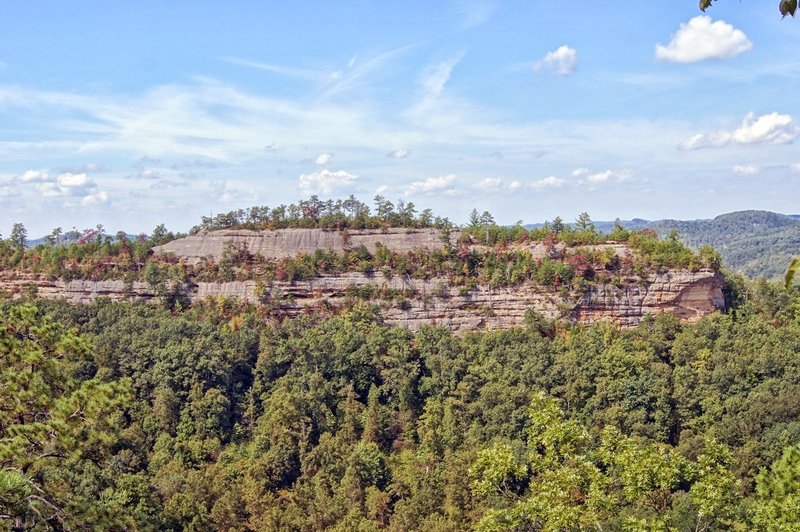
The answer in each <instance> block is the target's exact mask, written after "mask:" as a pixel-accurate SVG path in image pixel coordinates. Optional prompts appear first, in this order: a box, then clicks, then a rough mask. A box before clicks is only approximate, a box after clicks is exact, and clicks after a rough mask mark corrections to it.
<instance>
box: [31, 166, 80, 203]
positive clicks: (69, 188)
mask: <svg viewBox="0 0 800 532" xmlns="http://www.w3.org/2000/svg"><path fill="white" fill-rule="evenodd" d="M28 182H32V183H36V190H38V191H39V193H40V194H41V195H42V196H43V197H46V198H53V197H58V196H72V197H75V196H84V195H86V194H91V193H93V192H94V191H95V188H96V185H95V183H94V181H92V179H91V178H90V177H89V176H88V175H86V174H85V173H80V174H73V173H70V172H67V173H64V174H61V175H59V176H58V177H57V178H56V179H55V180H53V179H52V178H47V179H44V178H38V180H36V181H28Z"/></svg>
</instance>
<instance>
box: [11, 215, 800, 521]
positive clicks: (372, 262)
mask: <svg viewBox="0 0 800 532" xmlns="http://www.w3.org/2000/svg"><path fill="white" fill-rule="evenodd" d="M324 205H327V204H324ZM333 206H334V211H330V210H329V209H328V207H324V208H323V209H322V210H318V211H316V213H314V216H310V215H303V214H302V212H303V211H302V209H301V210H300V211H297V212H299V213H300V214H298V215H297V216H296V217H295V218H293V219H294V220H295V221H294V222H291V224H297V225H291V224H289V225H287V227H288V226H311V227H321V226H320V225H311V224H313V223H316V224H321V223H322V220H329V218H325V217H326V216H331V217H332V218H330V219H335V218H336V213H335V206H336V204H335V203H334V204H333ZM403 207H404V208H405V209H408V206H407V205H404V206H403ZM342 209H343V206H342ZM287 210H289V209H287ZM260 212H261V213H262V215H263V217H262V218H261V219H260V221H259V222H258V224H255V225H254V227H256V228H262V227H265V226H266V227H273V225H272V224H276V223H277V222H276V221H275V220H276V218H275V215H274V210H270V209H266V210H262V211H260ZM369 212H370V211H369V209H366V210H359V209H355V210H353V211H350V212H347V213H345V216H344V218H340V219H339V221H338V222H336V223H339V224H340V226H336V225H334V226H333V227H332V228H331V230H338V231H343V230H346V229H347V228H348V227H353V228H354V226H353V225H349V224H355V223H361V222H356V221H355V220H357V219H358V216H362V221H363V222H364V223H365V224H366V226H370V224H378V225H377V227H380V226H381V225H380V224H388V225H390V226H391V224H407V225H405V226H406V227H418V226H420V225H422V223H423V222H421V221H420V218H421V216H417V215H415V214H413V213H412V214H410V215H409V216H408V217H407V218H403V216H402V214H400V215H398V214H397V213H398V211H397V210H396V209H395V208H394V207H393V208H392V209H391V210H383V211H382V214H380V215H377V216H376V217H372V216H371V215H370V214H369ZM359 213H360V214H359ZM220 216H223V215H220ZM244 216H245V219H242V218H241V217H240V215H239V213H238V212H234V213H233V214H232V215H231V216H227V215H225V216H224V217H223V218H224V219H226V220H228V221H226V222H224V223H223V221H221V220H222V219H223V218H221V219H220V220H216V218H215V219H211V220H207V221H204V223H206V225H207V226H208V227H201V228H199V229H197V231H201V230H211V229H217V228H221V227H220V226H223V225H226V226H227V227H228V228H230V227H238V226H240V225H244V224H248V223H251V222H252V223H255V222H254V221H253V220H250V221H248V219H247V218H246V217H247V216H249V215H247V214H246V213H245V215H244ZM391 216H399V217H398V218H391ZM314 217H316V218H317V220H316V222H314V219H313V218H314ZM427 218H430V220H429V221H430V223H431V224H432V225H431V227H437V228H438V229H439V230H441V231H442V232H443V236H448V232H449V231H452V230H454V228H453V227H452V226H451V224H449V222H447V221H446V220H441V219H440V220H438V221H437V219H436V218H432V217H427ZM215 220H216V221H215ZM231 220H233V221H231ZM326 223H327V222H326ZM301 224H303V225H301ZM437 224H438V226H437ZM23 231H24V228H19V227H18V228H17V230H16V231H14V235H15V238H16V239H15V238H9V239H6V240H3V241H2V242H1V243H0V246H2V249H0V260H2V264H1V266H2V271H3V272H4V274H8V275H22V274H25V273H31V272H34V273H36V274H37V275H52V276H55V277H59V276H62V277H61V278H65V277H64V276H75V277H74V278H89V279H91V278H93V276H98V275H99V276H105V275H111V276H115V275H121V276H123V277H124V276H128V277H127V278H134V277H135V278H136V279H146V280H148V282H152V283H164V282H165V280H181V279H183V280H185V279H186V278H188V277H191V278H195V279H196V278H199V277H201V276H203V275H206V276H208V278H210V279H217V280H224V279H228V278H231V276H232V277H233V278H265V276H267V275H268V274H269V275H273V276H275V278H278V276H279V275H287V276H289V275H290V273H289V272H290V271H291V272H294V273H291V275H290V278H291V279H294V278H297V279H300V278H302V277H303V276H305V275H318V274H320V273H326V272H330V271H340V270H342V271H346V270H348V269H357V270H358V269H365V268H368V269H371V270H374V271H388V272H389V273H388V274H395V273H397V272H403V273H404V274H406V275H419V276H425V275H432V274H437V275H439V274H445V275H449V276H451V279H452V282H453V283H454V284H461V285H463V286H469V283H470V282H481V283H484V282H485V283H494V282H496V283H500V284H504V283H505V284H513V283H516V282H521V281H523V280H533V281H536V282H540V283H543V284H547V283H551V284H552V283H571V284H573V285H574V284H575V283H583V282H592V281H593V279H595V278H598V277H602V276H607V277H609V278H610V277H612V276H613V275H615V272H619V271H628V270H629V269H630V270H631V271H633V270H635V269H636V268H640V269H642V271H643V272H646V271H650V270H654V269H659V268H672V267H678V268H701V267H712V268H715V269H718V268H720V261H719V256H718V255H717V254H716V252H714V251H713V250H712V249H711V248H707V249H704V250H703V251H702V252H700V253H694V252H692V251H691V250H689V249H688V248H686V247H685V246H684V245H683V244H681V242H680V238H679V236H678V235H677V234H676V233H674V234H671V235H670V236H668V237H667V238H664V239H659V238H658V237H657V235H656V234H655V232H653V231H650V230H635V231H631V230H628V229H625V228H623V227H622V226H621V225H619V224H617V225H616V226H615V227H613V228H612V230H611V232H610V234H602V233H600V232H599V231H597V230H596V229H595V227H594V225H593V224H592V222H591V219H590V218H589V217H588V215H585V216H584V215H582V216H581V217H580V218H579V219H578V220H577V221H576V223H575V224H573V225H568V224H565V223H564V222H563V221H561V220H555V221H554V222H552V223H549V224H547V225H546V226H545V227H542V228H539V229H534V230H531V231H528V230H526V229H525V228H523V227H521V226H520V225H517V226H514V227H501V226H498V225H496V224H495V223H494V220H493V219H492V217H491V215H490V214H489V213H483V214H479V213H478V212H477V211H474V212H473V214H472V216H470V222H469V224H468V225H467V226H465V227H463V228H461V234H462V237H461V238H462V239H464V240H462V241H460V242H455V243H453V242H452V241H451V240H450V239H449V238H443V239H442V248H441V249H440V250H429V251H428V252H427V253H416V252H413V253H409V254H400V253H395V252H392V251H390V250H388V249H386V248H379V249H378V251H376V253H375V254H374V255H373V254H370V253H368V252H367V253H366V254H365V253H364V252H365V251H366V250H361V249H354V250H351V251H349V252H347V253H340V254H337V253H333V252H325V251H322V250H320V251H318V252H317V253H315V254H309V255H305V256H299V257H295V258H294V259H290V260H286V261H283V262H281V261H272V262H271V261H268V260H266V259H264V258H263V257H262V258H259V257H254V256H253V255H252V254H250V253H249V252H248V251H247V250H246V249H242V248H237V247H236V246H230V247H229V248H228V249H227V250H226V252H225V256H224V257H223V258H222V259H221V260H220V261H219V263H214V264H211V263H208V262H207V263H206V264H204V265H200V266H198V267H197V269H193V268H194V267H189V266H188V265H187V264H185V263H183V262H182V261H180V260H178V259H176V258H175V257H170V256H160V257H159V256H154V255H152V254H151V253H150V249H151V248H152V246H154V245H156V244H158V243H161V242H165V241H168V240H169V239H171V238H174V235H171V234H169V232H168V231H166V229H165V228H163V226H161V227H159V228H157V229H156V231H154V233H153V235H151V236H149V237H147V236H142V237H141V238H131V237H128V236H127V235H117V237H106V236H105V235H103V234H102V232H101V231H99V230H98V232H99V235H98V234H97V233H93V234H89V235H88V237H87V238H82V239H80V241H76V242H70V243H65V242H61V241H59V238H60V236H61V235H53V241H50V242H47V243H44V244H41V245H37V246H34V247H26V246H25V235H24V232H23ZM531 240H539V241H541V242H548V243H549V244H550V245H552V246H553V247H552V251H553V252H554V253H555V254H554V255H553V258H552V259H551V258H550V257H545V258H544V259H540V260H539V261H538V262H537V261H536V260H531V259H530V257H526V256H525V255H524V254H523V253H521V252H520V251H519V250H517V249H516V248H515V245H517V244H519V243H524V242H528V241H531ZM608 240H612V241H615V242H626V243H627V244H628V246H630V247H631V249H633V250H634V252H635V253H634V255H633V258H631V259H630V261H631V262H630V264H622V263H621V261H616V262H615V260H614V259H613V258H612V257H611V256H610V255H608V256H605V255H604V254H603V253H602V252H594V251H592V248H591V247H589V246H591V245H593V244H598V243H601V242H606V241H608ZM467 242H469V243H470V244H471V245H473V249H467V251H465V249H466V248H465V245H466V243H467ZM557 244H564V245H565V246H563V247H558V246H557ZM475 246H479V247H481V248H483V251H480V252H478V251H476V250H475V249H474V247H475ZM556 255H558V256H556ZM281 271H283V273H280V272H281ZM270 272H271V273H270ZM548 272H549V273H548ZM545 273H547V276H545ZM725 275H726V287H725V296H726V302H727V305H728V309H727V313H726V314H724V315H723V314H719V313H717V314H713V315H710V316H707V317H705V318H703V319H701V320H700V321H699V322H697V323H692V324H688V323H681V322H680V321H678V320H677V318H675V317H674V316H671V315H660V316H658V317H656V318H648V319H646V320H645V322H644V323H643V324H642V325H640V326H638V327H636V328H632V329H627V330H622V329H620V328H619V327H617V326H616V325H613V324H610V323H596V324H593V325H591V326H582V325H576V324H570V323H567V322H559V321H550V320H547V319H545V318H543V317H542V316H539V315H537V314H535V313H532V312H531V313H529V315H528V316H527V319H526V325H525V326H524V327H518V328H516V329H511V330H506V331H493V332H471V333H467V334H465V335H463V336H458V335H455V334H453V333H451V332H449V331H448V330H446V329H444V328H437V327H424V328H422V329H421V330H420V331H419V332H416V333H412V332H410V331H408V330H406V329H403V328H399V327H389V326H387V325H385V324H384V323H382V321H381V318H380V313H379V311H378V309H377V307H376V306H373V304H372V302H371V301H369V297H368V296H367V295H365V294H360V293H354V294H353V295H354V297H353V300H352V301H351V303H350V304H348V305H346V306H344V307H342V308H329V309H320V311H319V312H313V313H309V314H301V315H299V316H297V317H295V318H286V317H285V316H282V315H279V314H275V313H273V312H271V309H270V307H269V306H267V305H261V304H257V303H246V302H241V301H237V300H230V299H223V298H207V299H206V300H204V301H202V302H199V303H195V304H193V305H182V304H180V302H179V301H176V300H175V299H169V298H165V299H164V302H169V304H165V305H154V304H144V303H131V302H111V301H109V300H103V299H100V300H98V301H97V302H95V303H93V304H91V305H82V306H73V305H69V304H67V303H65V302H60V301H44V300H39V299H37V298H36V297H35V294H16V295H14V296H15V297H13V298H12V297H11V296H12V294H0V529H9V530H28V529H53V530H83V529H104V530H174V531H178V530H210V529H216V530H322V529H329V530H341V531H351V530H357V531H372V530H383V529H388V530H396V531H410V530H426V531H431V530H433V531H450V530H469V529H475V530H482V531H498V530H519V531H523V530H589V529H592V530H694V531H700V530H703V531H711V530H753V529H759V530H797V529H798V528H800V523H799V522H798V517H797V516H798V515H799V514H800V513H799V511H800V469H798V467H800V466H799V465H798V464H800V460H798V459H799V458H800V405H798V402H797V400H796V398H797V396H798V394H800V291H799V290H798V288H797V286H790V287H788V288H785V287H784V286H783V285H778V284H772V283H770V282H767V281H765V280H763V279H762V280H760V281H749V280H747V279H745V278H744V277H741V276H738V275H736V274H731V273H727V274H725ZM187 276H188V277H187ZM248 276H249V277H248ZM253 276H255V277H253ZM259 276H261V277H259ZM540 277H541V278H540Z"/></svg>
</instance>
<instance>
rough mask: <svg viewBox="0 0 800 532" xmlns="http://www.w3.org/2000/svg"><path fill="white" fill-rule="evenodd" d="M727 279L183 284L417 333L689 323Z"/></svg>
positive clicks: (31, 287)
mask: <svg viewBox="0 0 800 532" xmlns="http://www.w3.org/2000/svg"><path fill="white" fill-rule="evenodd" d="M722 284H723V281H722V277H721V275H720V274H718V273H716V272H713V271H711V270H701V271H698V272H688V271H679V270H673V271H668V272H665V273H652V274H650V275H648V276H647V278H646V279H638V278H637V279H633V278H632V279H627V280H625V281H624V282H623V283H621V284H619V285H604V284H601V285H594V286H592V287H590V288H589V289H588V290H587V291H586V292H585V293H576V292H569V291H566V290H553V289H544V288H542V287H540V286H537V285H534V284H532V283H525V284H522V285H519V286H513V287H500V288H490V287H486V286H479V287H476V288H474V289H472V290H466V289H464V288H459V287H451V286H449V285H448V283H447V281H446V279H443V278H433V279H427V280H421V279H410V278H402V277H400V276H394V277H391V278H387V277H385V276H384V275H382V274H378V275H369V274H363V273H347V274H343V275H337V276H325V277H318V278H315V279H312V280H309V281H302V282H295V283H287V282H274V283H272V284H271V285H268V286H264V285H259V284H258V283H256V282H254V281H233V282H227V283H205V282H202V283H197V284H196V285H193V286H190V287H185V295H186V296H187V297H188V298H189V299H190V300H192V301H197V300H202V299H205V298H207V297H218V296H222V297H233V298H237V299H240V300H247V301H251V302H260V303H263V304H268V305H271V306H272V307H273V308H275V309H276V310H277V311H280V312H284V313H287V314H289V315H293V314H297V313H300V312H303V311H306V310H312V309H318V308H331V307H337V306H340V305H342V304H344V303H345V302H346V301H347V299H348V297H350V298H352V297H355V296H356V295H357V294H358V295H359V296H360V297H362V298H364V297H369V298H370V299H369V300H370V301H371V302H372V303H375V304H377V305H379V306H380V308H381V314H382V316H383V317H384V319H385V321H386V322H387V323H390V324H396V325H400V326H403V327H407V328H409V329H412V330H417V329H419V328H420V327H421V326H423V325H441V326H444V327H448V328H450V329H451V330H454V331H466V330H475V329H504V328H509V327H513V326H517V325H521V324H523V323H524V319H525V315H526V313H527V312H528V311H531V310H532V311H535V312H537V313H539V314H541V315H543V316H545V317H547V318H552V319H566V320H569V321H573V322H580V323H591V322H594V321H611V322H614V323H617V324H619V325H621V326H623V327H631V326H635V325H637V324H639V323H640V322H641V321H642V319H644V317H645V316H648V315H652V314H658V313H663V312H669V313H672V314H675V315H676V316H678V317H679V318H681V319H684V320H690V321H693V320H696V319H699V318H700V317H702V316H704V315H706V314H709V313H712V312H714V311H717V310H722V309H723V308H724V299H723V295H722ZM0 290H4V291H5V292H7V293H8V294H11V295H12V296H13V297H19V296H20V295H22V294H25V293H29V294H34V293H35V294H36V295H37V296H38V297H42V298H48V299H66V300H67V301H70V302H73V303H89V302H91V301H94V300H95V299H97V298H100V297H109V298H111V299H112V300H124V299H129V300H153V299H157V296H156V294H155V292H154V291H153V290H151V289H150V288H149V287H148V286H147V285H146V284H145V283H142V282H134V283H132V284H128V285H127V286H126V284H125V283H124V282H123V281H68V282H64V281H49V280H44V279H38V278H36V277H33V276H23V277H17V278H14V277H9V276H5V277H1V276H0Z"/></svg>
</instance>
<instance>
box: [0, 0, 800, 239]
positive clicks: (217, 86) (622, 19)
mask: <svg viewBox="0 0 800 532" xmlns="http://www.w3.org/2000/svg"><path fill="white" fill-rule="evenodd" d="M566 6H568V7H566ZM799 44H800V20H798V21H795V20H792V19H791V18H789V17H787V19H786V20H781V18H780V15H779V13H778V10H777V7H775V6H772V4H771V3H764V2H736V1H733V0H721V1H720V2H716V3H715V4H714V6H713V7H712V8H711V9H709V10H708V11H707V12H706V13H705V14H704V13H702V12H700V11H699V10H698V8H697V2H696V1H695V0H680V1H677V0H676V1H670V2H651V1H647V2H642V1H637V2H633V1H629V0H623V1H619V2H571V3H565V2H556V1H553V0H542V1H536V2H531V1H523V0H519V1H502V0H450V1H441V2H429V1H403V2H362V1H351V0H340V1H337V2H321V1H318V2H308V1H297V2H289V3H287V2H274V1H263V0H262V1H247V0H239V1H237V2H219V1H213V2H212V1H203V0H194V1H192V2H189V1H182V0H174V1H170V2H164V1H163V0H158V1H150V0H140V1H138V2H136V3H134V4H131V3H123V2H103V3H97V2H90V1H88V0H87V1H77V0H60V1H58V2H55V1H49V0H42V1H38V2H5V3H4V4H3V6H2V12H1V13H0V234H3V235H5V236H7V235H8V234H9V232H10V228H11V225H12V224H13V223H17V222H21V223H24V224H25V226H26V227H27V228H28V233H29V235H30V236H32V237H36V236H40V235H44V234H47V233H49V232H50V231H51V230H52V229H53V228H55V227H62V228H64V230H69V229H71V228H73V227H75V228H77V229H83V228H86V227H94V226H95V225H96V224H103V226H104V227H105V228H106V230H107V231H108V232H110V233H112V234H113V233H114V232H116V231H118V230H125V231H127V232H130V233H136V232H147V233H149V232H150V231H152V229H153V228H154V227H155V226H156V225H158V224H160V223H165V224H166V225H167V227H168V228H169V229H171V230H174V231H186V230H188V229H189V228H190V227H191V226H193V225H195V224H196V223H198V222H199V221H200V217H201V216H210V215H213V214H217V213H220V212H227V211H230V210H232V209H238V208H246V207H250V206H253V205H267V206H270V207H274V206H277V205H279V204H287V203H290V202H296V201H297V200H299V199H302V198H308V197H309V196H311V195H312V194H317V195H318V196H319V197H320V198H323V199H328V198H333V199H336V198H346V197H347V196H349V195H350V194H354V195H355V196H356V197H358V198H359V199H361V200H362V201H365V202H367V203H370V204H371V203H372V198H373V197H374V196H375V195H376V194H381V195H383V196H385V197H386V198H388V199H390V200H392V201H396V200H398V199H401V200H403V201H406V202H408V201H411V202H413V203H414V204H415V205H416V206H417V208H418V209H419V210H422V209H424V208H432V209H433V211H434V213H436V214H438V215H441V216H447V217H449V218H450V219H451V220H453V221H455V222H457V223H463V222H465V221H466V220H467V218H468V215H469V212H470V211H471V210H472V209H473V208H476V209H478V210H479V211H481V212H482V211H484V210H488V211H490V212H491V213H492V214H493V215H494V217H495V219H496V221H497V222H498V223H504V224H513V223H516V222H517V221H519V220H522V221H523V222H524V223H536V222H542V221H544V220H552V219H553V218H554V217H556V216H561V217H562V218H564V219H566V220H571V219H574V218H575V217H577V216H578V214H579V213H581V212H583V211H586V212H588V213H589V214H590V215H591V216H592V218H593V219H595V220H613V219H614V218H616V217H620V218H622V219H629V218H634V217H638V218H646V219H660V218H679V219H692V218H710V217H714V216H716V215H718V214H722V213H725V212H731V211H736V210H744V209H765V210H772V211H776V212H783V213H787V214H792V213H798V212H800V205H799V204H798V199H800V152H798V147H797V141H798V136H799V135H800V112H798V108H800V106H798V103H797V102H798V90H799V89H800V54H798V53H797V50H798V49H800V46H798V45H799Z"/></svg>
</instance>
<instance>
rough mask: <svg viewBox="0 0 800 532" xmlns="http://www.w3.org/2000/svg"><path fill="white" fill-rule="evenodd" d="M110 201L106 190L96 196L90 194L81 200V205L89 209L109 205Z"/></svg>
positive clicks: (95, 194)
mask: <svg viewBox="0 0 800 532" xmlns="http://www.w3.org/2000/svg"><path fill="white" fill-rule="evenodd" d="M110 199H111V198H110V197H109V195H108V192H106V191H105V190H101V191H99V192H96V193H94V194H89V195H88V196H85V197H84V198H83V199H82V200H81V205H83V206H84V207H89V206H92V205H104V204H106V203H108V202H109V200H110Z"/></svg>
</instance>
